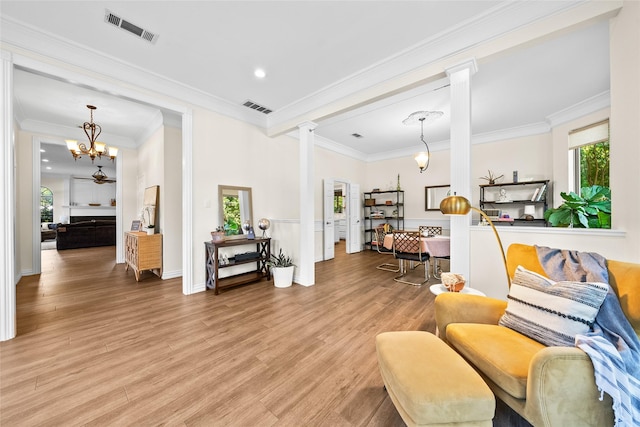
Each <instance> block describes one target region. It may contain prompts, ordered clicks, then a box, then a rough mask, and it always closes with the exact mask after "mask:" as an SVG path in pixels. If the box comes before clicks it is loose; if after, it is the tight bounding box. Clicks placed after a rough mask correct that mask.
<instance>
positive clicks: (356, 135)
mask: <svg viewBox="0 0 640 427" xmlns="http://www.w3.org/2000/svg"><path fill="white" fill-rule="evenodd" d="M351 136H352V137H354V138H362V135H360V134H359V133H352V134H351Z"/></svg>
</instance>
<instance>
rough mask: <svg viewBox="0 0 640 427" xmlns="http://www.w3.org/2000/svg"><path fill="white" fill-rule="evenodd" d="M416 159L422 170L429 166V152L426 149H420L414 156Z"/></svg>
mask: <svg viewBox="0 0 640 427" xmlns="http://www.w3.org/2000/svg"><path fill="white" fill-rule="evenodd" d="M413 158H414V159H415V161H416V162H417V163H418V167H419V168H420V170H424V169H425V168H426V167H427V163H428V162H429V153H427V152H426V151H420V152H419V153H416V155H415V156H413Z"/></svg>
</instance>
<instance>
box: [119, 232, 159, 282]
mask: <svg viewBox="0 0 640 427" xmlns="http://www.w3.org/2000/svg"><path fill="white" fill-rule="evenodd" d="M124 258H125V261H126V263H127V267H126V270H129V267H131V268H132V269H133V272H134V273H135V275H136V281H140V273H141V272H142V271H145V270H150V271H151V272H153V273H154V274H155V275H157V276H158V277H162V234H147V233H142V232H137V231H127V232H125V234H124Z"/></svg>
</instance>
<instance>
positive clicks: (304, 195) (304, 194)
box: [297, 121, 317, 286]
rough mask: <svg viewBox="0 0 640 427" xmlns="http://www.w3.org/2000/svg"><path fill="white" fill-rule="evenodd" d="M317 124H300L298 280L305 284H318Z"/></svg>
mask: <svg viewBox="0 0 640 427" xmlns="http://www.w3.org/2000/svg"><path fill="white" fill-rule="evenodd" d="M316 126H317V124H315V123H313V122H309V121H305V122H302V123H300V124H298V129H299V130H298V133H299V140H300V144H299V147H300V154H299V160H298V162H299V166H300V193H299V196H300V242H299V244H300V251H299V254H298V256H299V257H300V260H299V265H298V268H297V276H298V280H297V283H299V284H300V285H303V286H312V285H314V284H315V281H316V279H315V277H316V274H315V265H314V261H315V235H314V220H315V193H314V184H315V182H314V178H315V172H314V159H315V154H314V152H315V147H314V145H315V144H314V139H315V132H314V131H313V130H314V129H315V128H316Z"/></svg>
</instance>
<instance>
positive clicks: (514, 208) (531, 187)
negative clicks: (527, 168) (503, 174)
mask: <svg viewBox="0 0 640 427" xmlns="http://www.w3.org/2000/svg"><path fill="white" fill-rule="evenodd" d="M543 189H544V190H543ZM501 190H504V193H505V194H504V196H506V198H505V199H504V200H501V194H500V191H501ZM536 190H537V191H536ZM551 194H552V189H551V182H550V181H549V180H548V179H545V180H539V181H523V182H510V183H503V184H486V185H481V186H480V209H482V210H483V211H485V213H487V211H488V210H493V209H495V210H498V211H500V213H501V214H505V213H506V214H509V217H510V218H512V219H513V221H500V220H498V221H494V224H495V225H518V226H534V227H546V226H547V222H546V221H545V220H544V211H546V210H547V209H548V207H549V203H550V201H551V200H550V195H551ZM534 195H535V197H534ZM532 199H533V200H532ZM526 205H532V206H534V208H535V214H534V215H533V217H534V219H533V220H525V219H524V218H522V217H523V216H524V207H525V206H526ZM491 216H492V215H489V217H491Z"/></svg>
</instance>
